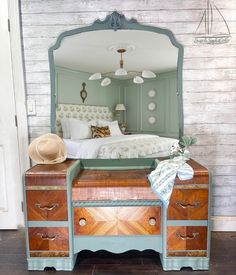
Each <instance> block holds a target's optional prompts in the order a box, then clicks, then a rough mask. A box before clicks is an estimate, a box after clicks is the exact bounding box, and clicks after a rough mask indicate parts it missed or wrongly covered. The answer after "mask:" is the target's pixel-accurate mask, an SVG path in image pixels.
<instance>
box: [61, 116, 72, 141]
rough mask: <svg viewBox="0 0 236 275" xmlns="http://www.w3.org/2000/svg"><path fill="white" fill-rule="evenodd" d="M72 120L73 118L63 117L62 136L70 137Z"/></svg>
mask: <svg viewBox="0 0 236 275" xmlns="http://www.w3.org/2000/svg"><path fill="white" fill-rule="evenodd" d="M70 120H71V118H62V119H61V127H62V136H63V138H70V137H71V134H70Z"/></svg>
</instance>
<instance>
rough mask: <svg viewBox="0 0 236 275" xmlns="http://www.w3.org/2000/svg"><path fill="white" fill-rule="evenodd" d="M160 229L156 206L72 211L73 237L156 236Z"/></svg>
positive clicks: (159, 215)
mask: <svg viewBox="0 0 236 275" xmlns="http://www.w3.org/2000/svg"><path fill="white" fill-rule="evenodd" d="M160 228H161V208H160V207H158V206H152V207H146V206H141V207H136V206H135V207H133V206H132V207H87V208H75V209H74V232H75V235H102V236H105V235H157V234H160V231H161V229H160Z"/></svg>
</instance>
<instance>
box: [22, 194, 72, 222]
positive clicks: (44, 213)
mask: <svg viewBox="0 0 236 275" xmlns="http://www.w3.org/2000/svg"><path fill="white" fill-rule="evenodd" d="M26 202H27V215H28V220H29V221H48V220H49V221H66V220H67V199H66V191H64V190H63V191H62V190H57V191H55V190H54V191H51V190H43V191H36V190H34V191H29V190H28V191H26Z"/></svg>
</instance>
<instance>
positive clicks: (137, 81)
mask: <svg viewBox="0 0 236 275" xmlns="http://www.w3.org/2000/svg"><path fill="white" fill-rule="evenodd" d="M133 82H134V83H135V84H142V83H143V82H144V80H143V78H142V77H141V76H138V75H137V76H135V77H134V79H133Z"/></svg>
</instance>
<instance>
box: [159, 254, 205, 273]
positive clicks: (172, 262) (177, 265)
mask: <svg viewBox="0 0 236 275" xmlns="http://www.w3.org/2000/svg"><path fill="white" fill-rule="evenodd" d="M160 259H161V263H162V268H163V269H164V270H165V271H168V270H180V269H181V268H182V267H191V268H192V269H193V270H208V269H209V258H207V257H169V258H164V257H163V255H162V254H160Z"/></svg>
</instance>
